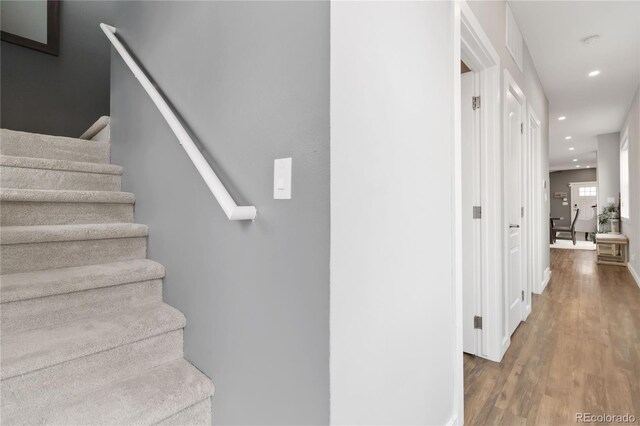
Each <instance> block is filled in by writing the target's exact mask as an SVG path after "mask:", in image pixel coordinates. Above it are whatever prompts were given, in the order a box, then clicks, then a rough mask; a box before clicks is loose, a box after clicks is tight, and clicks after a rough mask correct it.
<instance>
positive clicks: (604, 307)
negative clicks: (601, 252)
mask: <svg viewBox="0 0 640 426" xmlns="http://www.w3.org/2000/svg"><path fill="white" fill-rule="evenodd" d="M595 257H596V254H595V252H592V251H583V250H557V249H553V250H551V269H552V271H553V275H552V278H551V281H550V283H549V284H548V286H547V288H546V289H545V291H544V292H543V294H542V295H534V296H533V310H532V313H531V315H530V316H529V318H528V320H527V321H526V322H523V323H521V324H520V326H519V328H518V329H517V330H516V332H515V333H514V334H513V336H512V340H511V346H510V347H509V349H508V351H507V353H506V354H505V356H504V358H503V360H502V362H501V363H499V364H498V363H494V362H491V361H487V360H484V359H482V358H477V357H473V356H469V355H465V356H464V370H465V371H464V373H465V424H467V425H473V424H477V425H486V424H505V425H516V424H541V425H542V424H548V425H550V424H554V425H555V424H576V413H583V412H584V413H591V414H593V415H600V414H608V415H624V414H631V415H634V416H635V417H636V422H634V424H637V422H638V419H639V418H640V381H639V380H638V377H640V331H639V330H640V289H639V288H638V286H637V285H636V283H635V282H634V280H633V278H632V276H631V274H630V273H629V271H628V270H627V269H626V268H621V267H618V266H604V265H601V266H598V265H596V263H595Z"/></svg>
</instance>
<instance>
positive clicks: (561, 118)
mask: <svg viewBox="0 0 640 426" xmlns="http://www.w3.org/2000/svg"><path fill="white" fill-rule="evenodd" d="M566 119H567V117H565V116H564V115H562V116H560V117H558V120H560V121H562V120H566Z"/></svg>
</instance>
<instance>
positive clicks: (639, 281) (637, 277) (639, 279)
mask: <svg viewBox="0 0 640 426" xmlns="http://www.w3.org/2000/svg"><path fill="white" fill-rule="evenodd" d="M627 269H629V272H631V276H632V277H633V279H634V280H636V284H638V287H640V275H638V272H637V271H636V270H635V269H633V266H631V264H630V263H627Z"/></svg>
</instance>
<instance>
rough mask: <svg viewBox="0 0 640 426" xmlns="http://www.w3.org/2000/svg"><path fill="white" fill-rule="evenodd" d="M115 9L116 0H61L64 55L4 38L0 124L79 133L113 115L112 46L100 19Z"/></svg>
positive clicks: (109, 17)
mask: <svg viewBox="0 0 640 426" xmlns="http://www.w3.org/2000/svg"><path fill="white" fill-rule="evenodd" d="M3 2H4V0H3ZM112 11H113V2H102V1H63V2H61V6H60V20H61V22H60V26H61V28H60V56H51V55H48V54H46V53H42V52H38V51H36V50H31V49H27V48H25V47H22V46H17V45H14V44H10V43H7V42H4V41H3V42H2V49H1V52H0V58H1V63H2V64H1V73H2V78H1V90H2V99H1V101H0V126H2V127H3V128H8V129H13V130H23V131H29V132H36V133H47V134H53V135H61V136H72V137H78V136H80V135H81V134H82V133H83V132H84V131H85V130H86V129H87V128H88V127H89V126H90V125H91V124H93V123H94V122H95V121H96V120H97V119H98V118H99V117H100V116H101V115H109V59H110V48H109V41H108V40H107V39H106V37H105V36H104V34H103V33H102V31H100V28H99V27H98V24H99V23H100V22H109V21H110V20H111V16H112Z"/></svg>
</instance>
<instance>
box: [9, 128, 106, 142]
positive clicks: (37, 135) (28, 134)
mask: <svg viewBox="0 0 640 426" xmlns="http://www.w3.org/2000/svg"><path fill="white" fill-rule="evenodd" d="M2 130H3V131H5V132H9V133H10V134H15V135H18V137H20V136H21V137H32V138H36V139H39V142H43V141H46V142H59V143H69V144H77V145H79V146H83V144H86V143H90V144H94V146H106V145H110V143H109V142H104V141H94V140H88V139H80V138H72V137H69V136H57V135H48V134H46V133H36V132H24V131H22V130H12V129H5V128H2ZM84 146H87V145H84Z"/></svg>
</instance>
